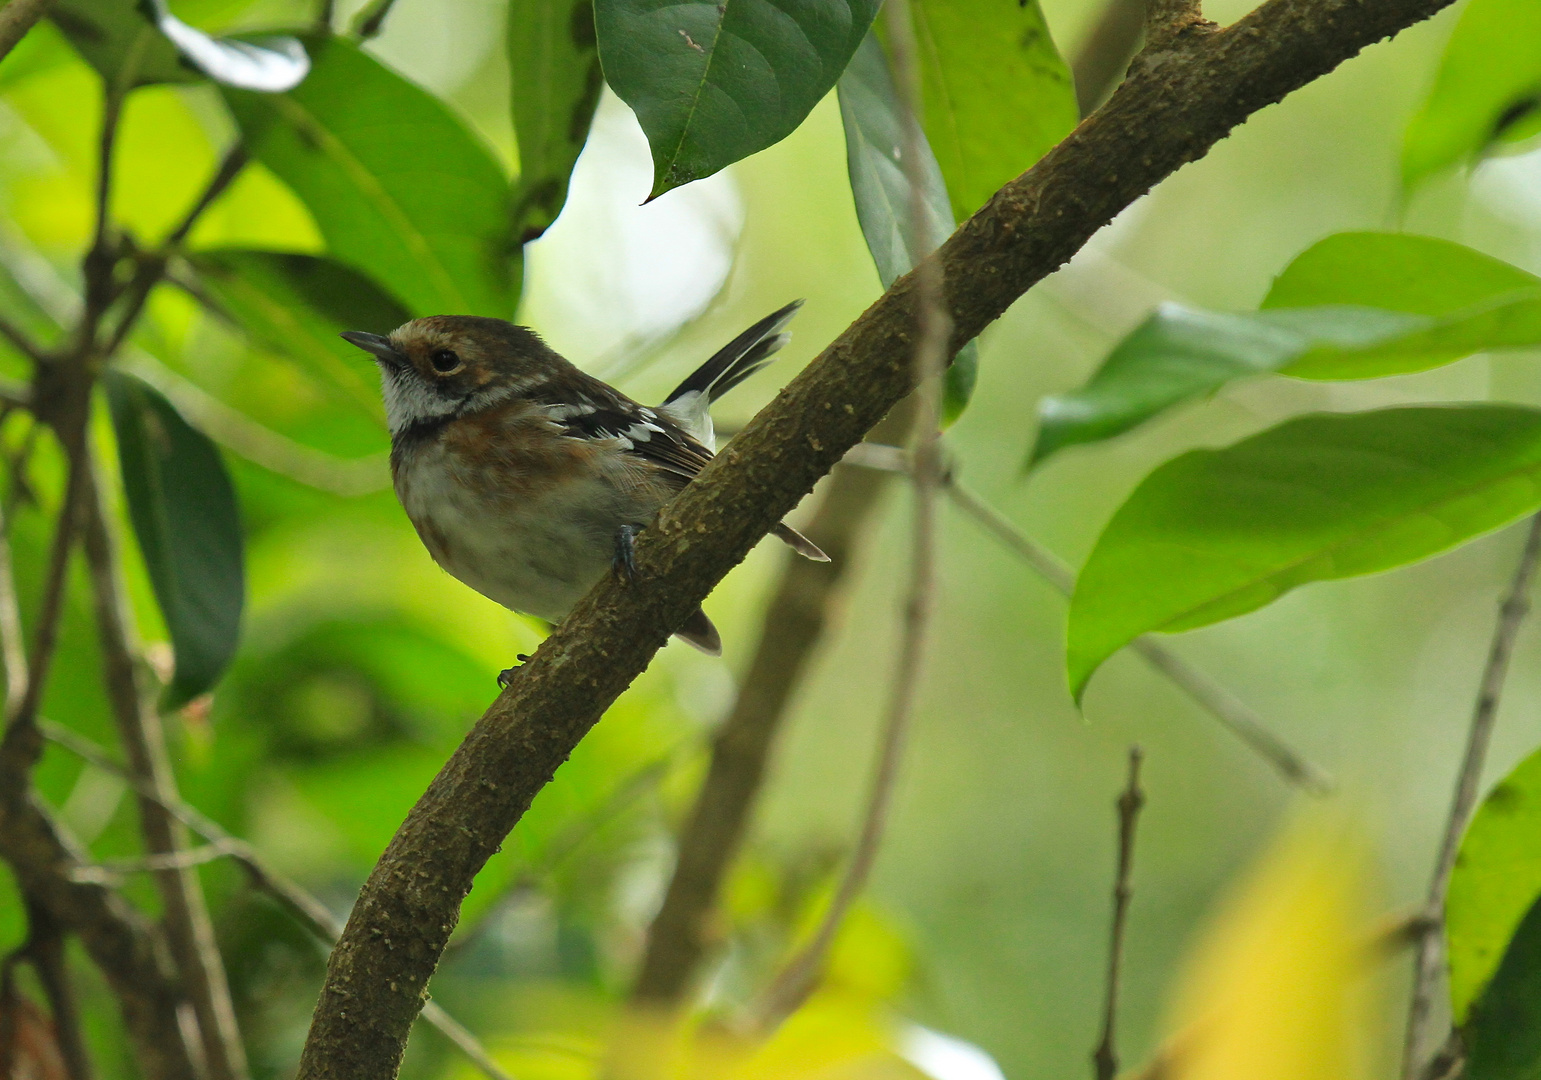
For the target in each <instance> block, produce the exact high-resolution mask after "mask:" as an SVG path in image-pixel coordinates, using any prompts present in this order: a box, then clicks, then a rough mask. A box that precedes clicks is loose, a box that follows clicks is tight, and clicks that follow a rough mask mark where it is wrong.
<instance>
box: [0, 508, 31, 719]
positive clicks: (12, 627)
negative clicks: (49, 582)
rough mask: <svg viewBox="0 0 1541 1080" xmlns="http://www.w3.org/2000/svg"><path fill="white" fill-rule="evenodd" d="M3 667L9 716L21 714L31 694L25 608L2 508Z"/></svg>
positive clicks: (0, 624)
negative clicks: (24, 636) (23, 622)
mask: <svg viewBox="0 0 1541 1080" xmlns="http://www.w3.org/2000/svg"><path fill="white" fill-rule="evenodd" d="M0 664H3V666H4V671H5V715H6V716H7V717H10V716H13V715H17V714H19V713H20V711H21V701H22V698H24V697H25V696H26V693H27V648H26V644H25V643H24V642H23V640H22V629H21V607H20V605H19V604H18V603H17V600H16V564H15V561H14V560H13V559H12V557H11V521H10V516H9V515H8V514H6V513H5V511H4V510H3V509H0Z"/></svg>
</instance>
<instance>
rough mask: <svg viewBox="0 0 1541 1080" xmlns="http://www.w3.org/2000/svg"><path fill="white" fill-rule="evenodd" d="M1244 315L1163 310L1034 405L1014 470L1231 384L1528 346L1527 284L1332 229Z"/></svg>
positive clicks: (1535, 314)
mask: <svg viewBox="0 0 1541 1080" xmlns="http://www.w3.org/2000/svg"><path fill="white" fill-rule="evenodd" d="M1263 306H1264V310H1263V311H1260V312H1257V313H1256V314H1239V313H1227V312H1212V311H1202V310H1198V309H1194V308H1188V307H1183V306H1182V305H1179V304H1163V305H1162V306H1161V307H1160V308H1158V309H1157V310H1156V311H1155V313H1154V314H1152V315H1151V316H1150V318H1149V319H1147V320H1146V321H1145V322H1144V323H1143V324H1141V325H1140V327H1139V328H1138V329H1136V330H1135V331H1134V332H1133V333H1131V334H1130V335H1129V336H1128V337H1126V338H1125V339H1124V340H1123V341H1121V342H1120V343H1119V344H1118V346H1117V347H1116V348H1114V350H1113V351H1112V353H1110V354H1109V355H1108V358H1107V360H1105V361H1104V362H1103V365H1102V367H1100V368H1099V369H1098V370H1097V373H1096V374H1095V375H1093V376H1092V378H1091V380H1090V381H1089V382H1088V383H1087V384H1086V385H1085V386H1083V387H1082V388H1081V389H1079V390H1076V391H1074V392H1072V393H1069V394H1061V395H1056V396H1054V397H1049V398H1045V399H1044V400H1043V401H1042V402H1041V403H1040V405H1039V417H1040V424H1039V430H1038V438H1037V441H1036V443H1035V444H1034V446H1033V451H1032V455H1031V457H1030V458H1029V460H1028V465H1029V466H1030V467H1031V466H1032V465H1036V464H1037V463H1039V462H1040V461H1043V460H1044V459H1045V458H1047V457H1049V456H1050V455H1051V454H1053V453H1055V452H1056V451H1058V450H1061V449H1063V448H1064V447H1066V446H1072V445H1075V444H1078V443H1090V442H1098V441H1100V440H1103V439H1107V438H1111V437H1113V436H1115V435H1119V434H1122V433H1123V432H1125V431H1128V430H1130V429H1131V428H1134V427H1137V426H1138V425H1140V424H1142V423H1144V422H1145V421H1147V420H1149V419H1151V418H1152V417H1154V416H1157V415H1159V414H1160V413H1162V412H1165V411H1166V410H1168V409H1170V408H1172V407H1173V406H1176V405H1180V404H1182V403H1183V402H1186V401H1191V400H1193V399H1195V398H1198V397H1202V396H1203V395H1205V394H1209V393H1213V392H1214V391H1215V390H1218V389H1219V388H1220V387H1221V386H1224V385H1225V384H1226V383H1228V382H1230V381H1231V380H1233V379H1237V378H1241V377H1244V376H1248V375H1256V374H1261V373H1266V372H1274V371H1278V372H1282V373H1283V374H1286V375H1290V376H1293V377H1295V378H1301V379H1370V378H1379V377H1382V376H1387V375H1401V374H1406V373H1408V372H1413V371H1424V370H1427V369H1429V368H1432V367H1438V366H1439V365H1441V364H1446V363H1449V362H1451V361H1453V360H1459V359H1461V358H1462V357H1464V356H1470V355H1471V354H1472V353H1474V352H1480V351H1483V350H1486V349H1502V348H1519V347H1525V346H1532V345H1537V344H1541V278H1537V277H1534V276H1533V275H1531V274H1527V273H1526V272H1525V271H1523V270H1521V269H1519V268H1518V267H1515V266H1511V265H1509V264H1508V263H1505V262H1502V261H1500V260H1498V259H1494V258H1491V257H1489V256H1487V255H1483V254H1481V253H1480V252H1476V251H1473V250H1471V249H1470V248H1466V247H1462V246H1461V245H1460V244H1453V243H1450V242H1449V241H1446V240H1436V239H1433V238H1431V237H1425V236H1408V235H1403V234H1392V233H1341V234H1338V235H1336V236H1330V237H1328V238H1327V239H1325V240H1323V241H1321V242H1320V243H1318V244H1316V245H1314V246H1313V247H1311V248H1310V249H1309V250H1307V251H1306V252H1304V253H1303V254H1301V255H1300V256H1299V257H1297V258H1296V259H1295V260H1294V262H1292V263H1291V264H1290V265H1289V266H1288V267H1287V268H1286V269H1285V271H1284V272H1283V273H1282V274H1280V275H1279V277H1278V279H1277V280H1276V281H1275V282H1274V285H1273V288H1272V290H1271V291H1270V292H1269V294H1268V296H1267V298H1266V299H1265V300H1264V302H1263Z"/></svg>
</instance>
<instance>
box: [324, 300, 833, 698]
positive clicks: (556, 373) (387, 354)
mask: <svg viewBox="0 0 1541 1080" xmlns="http://www.w3.org/2000/svg"><path fill="white" fill-rule="evenodd" d="M801 306H802V301H801V300H799V301H797V302H795V303H792V304H788V305H787V306H786V307H784V308H782V309H781V310H780V311H777V312H776V313H774V314H772V315H769V316H767V317H766V318H764V319H761V320H760V321H759V322H757V323H755V324H754V325H753V326H751V327H750V328H749V329H748V330H745V331H744V332H743V333H742V334H740V335H739V336H738V337H736V338H734V339H733V340H732V341H731V342H729V343H728V344H727V345H726V346H724V347H723V348H722V349H720V350H719V351H718V352H717V354H716V355H715V356H713V357H712V358H711V359H710V360H708V361H707V362H706V363H704V364H702V365H701V366H700V367H699V368H698V369H696V371H695V372H694V373H692V374H691V376H690V377H689V378H687V379H686V380H685V381H684V382H682V383H680V385H679V386H678V387H676V388H675V390H674V392H673V393H672V394H670V395H669V396H668V397H667V398H666V399H664V402H663V404H662V405H659V406H657V407H656V408H648V407H647V406H645V405H639V404H638V403H637V402H635V401H633V400H632V399H631V398H629V397H627V396H626V395H625V394H623V393H621V392H620V391H619V390H616V389H615V388H614V387H612V386H609V385H607V384H606V383H603V382H601V381H600V380H599V379H596V378H594V377H593V376H591V375H586V374H584V373H583V372H582V371H579V370H578V369H577V368H576V367H574V366H573V365H572V364H570V363H568V362H567V361H566V360H565V359H563V358H562V357H561V356H560V355H558V354H557V353H556V351H555V350H553V349H552V348H550V346H548V345H547V344H546V343H545V342H544V341H542V340H541V339H540V337H539V336H538V335H536V334H535V332H534V331H532V330H529V329H527V328H526V327H523V326H515V325H513V324H512V323H507V322H504V321H503V320H502V319H486V318H479V317H474V316H469V315H437V316H433V317H431V318H426V319H414V320H413V321H411V322H409V323H406V324H405V325H403V326H400V327H397V328H396V329H395V330H393V331H392V332H391V333H390V334H389V335H388V336H381V335H379V334H368V333H363V332H359V331H349V332H347V333H345V334H343V335H342V336H343V337H344V338H345V339H346V340H348V341H349V342H352V343H353V344H354V345H357V346H358V347H359V348H361V349H363V350H364V351H366V352H368V353H371V354H372V355H373V356H374V358H375V361H376V363H377V364H378V365H379V368H380V376H381V387H382V390H383V392H384V395H385V414H386V419H387V421H388V423H389V425H390V430H391V476H392V478H393V480H394V481H395V486H396V495H397V497H398V498H399V499H400V500H401V505H402V507H403V508H405V510H406V512H407V517H408V518H410V519H411V521H412V524H413V526H414V527H415V528H416V529H417V534H418V536H419V537H421V538H422V541H423V544H424V545H425V546H426V547H427V548H428V552H429V554H431V555H432V556H433V558H434V561H435V562H437V563H438V564H439V565H440V566H442V567H443V568H444V569H445V570H447V571H449V572H450V573H451V574H453V575H454V576H455V577H456V578H458V579H460V580H461V581H462V582H464V583H465V584H467V585H469V586H470V587H471V588H473V589H475V590H476V591H477V592H479V593H481V594H482V595H483V596H485V597H487V598H488V599H491V600H495V601H496V602H498V603H499V604H502V605H503V606H504V607H506V608H510V609H512V610H514V611H521V612H524V613H525V614H528V615H534V616H537V617H539V618H541V619H545V620H547V621H548V622H552V623H555V622H558V621H559V620H561V618H562V617H563V616H565V615H566V614H567V613H568V611H570V610H571V609H572V606H573V605H574V604H576V603H577V602H578V599H579V597H581V596H582V595H583V594H584V593H585V592H587V591H588V590H589V588H590V587H591V586H592V585H593V584H594V583H595V582H596V581H598V580H599V579H600V577H602V576H603V575H604V573H605V572H606V571H607V570H608V569H609V568H610V567H611V566H616V567H617V568H618V569H619V570H620V571H621V572H622V573H625V574H627V575H630V574H631V573H632V572H633V564H632V540H633V538H634V537H635V536H636V534H637V531H638V530H639V529H641V528H642V527H643V526H645V525H646V524H647V523H648V521H650V520H651V519H652V517H653V514H654V513H655V512H656V511H657V510H658V508H659V507H661V506H662V505H663V504H664V503H666V502H668V501H669V500H670V499H671V498H673V497H674V495H675V494H676V493H677V492H678V491H679V490H680V489H681V488H682V487H684V486H685V484H686V483H687V482H688V481H689V480H690V478H691V477H693V476H695V475H696V473H698V472H700V471H701V469H702V467H703V466H705V465H706V463H707V462H708V461H709V460H711V457H712V453H713V452H714V450H715V449H716V438H715V435H714V433H713V430H712V418H711V413H710V411H709V408H710V406H711V403H712V402H713V401H715V400H717V399H718V398H719V397H721V396H722V395H723V394H724V393H726V392H727V391H729V390H731V389H733V387H735V386H737V385H738V384H739V383H741V382H743V381H744V380H745V379H747V378H748V377H749V376H750V375H753V374H754V373H755V372H757V371H759V370H760V369H761V368H762V367H764V366H765V365H766V364H768V363H769V362H770V359H771V356H772V354H773V353H775V352H776V350H778V349H780V348H781V346H782V345H784V344H786V342H787V339H788V337H789V336H790V335H788V334H787V333H785V332H784V327H785V326H786V324H787V323H788V322H789V321H790V320H791V318H792V316H793V315H795V314H796V313H797V309H798V308H799V307H801ZM772 531H773V532H774V533H775V535H776V536H777V537H779V538H780V539H782V540H784V541H785V542H786V543H788V544H790V545H791V546H792V548H793V549H795V550H796V551H797V552H798V553H799V554H801V555H803V556H805V557H807V558H809V559H814V560H817V561H820V562H826V561H828V557H827V556H826V555H825V554H824V553H823V552H822V551H820V550H819V549H818V548H817V547H815V546H814V545H813V544H812V543H811V542H810V541H809V540H808V539H807V538H806V537H804V536H802V535H801V534H800V533H798V532H797V531H796V530H794V529H793V528H791V526H789V525H786V524H784V523H783V524H779V525H777V526H776V528H775V529H774V530H772ZM674 634H675V636H676V637H680V638H683V639H684V640H685V641H688V642H689V643H690V644H692V645H694V646H696V647H697V648H698V649H701V650H702V651H703V652H707V653H710V654H712V655H714V656H715V655H719V654H720V653H721V652H722V640H721V638H720V637H719V636H718V634H717V628H716V627H715V626H713V625H712V622H711V620H710V619H708V618H707V617H706V613H705V612H704V611H702V610H701V609H700V608H697V609H696V611H695V613H694V614H693V615H691V616H690V618H689V619H687V620H686V621H685V624H684V625H683V626H679V627H675V628H674ZM511 670H512V669H510V671H511ZM508 674H509V672H504V673H503V675H502V676H500V679H502V680H503V681H505V682H506V680H507V676H508Z"/></svg>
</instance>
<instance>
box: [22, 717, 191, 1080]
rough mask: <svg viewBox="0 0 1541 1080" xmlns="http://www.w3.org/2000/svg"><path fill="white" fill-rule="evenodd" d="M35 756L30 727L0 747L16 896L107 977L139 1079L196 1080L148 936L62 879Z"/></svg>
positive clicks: (70, 855)
mask: <svg viewBox="0 0 1541 1080" xmlns="http://www.w3.org/2000/svg"><path fill="white" fill-rule="evenodd" d="M40 751H41V736H40V734H39V732H38V728H37V726H35V725H18V724H12V725H11V726H10V727H9V728H8V729H7V731H6V734H5V738H4V741H3V742H0V858H4V859H5V861H6V863H7V864H9V866H10V867H11V869H12V871H13V872H14V873H15V875H16V880H17V884H18V885H19V886H20V888H21V890H22V892H23V894H24V895H26V896H27V897H29V898H31V899H32V900H33V901H34V902H36V903H37V904H39V905H41V906H42V907H44V908H45V909H46V910H47V911H48V913H49V915H50V917H51V918H53V919H55V920H57V921H58V923H59V924H61V925H62V926H64V927H66V928H68V929H69V930H70V931H71V932H72V933H74V934H76V935H77V936H78V937H79V938H80V940H81V942H82V944H84V945H85V947H86V951H87V952H88V953H89V954H90V956H91V959H92V960H93V961H95V962H96V965H97V966H98V967H99V968H101V970H102V973H103V974H104V975H105V976H106V977H107V981H108V984H109V985H110V986H111V987H112V989H113V992H114V994H115V996H116V998H117V1001H118V1007H119V1008H120V1009H121V1010H122V1014H123V1020H124V1025H125V1027H126V1028H127V1030H128V1035H129V1039H130V1041H131V1042H132V1044H133V1046H134V1050H135V1060H136V1061H137V1063H138V1065H139V1067H140V1069H141V1070H142V1071H143V1072H144V1074H145V1076H146V1077H147V1078H149V1080H198V1078H197V1073H196V1070H195V1069H194V1068H193V1064H192V1061H191V1059H190V1058H189V1057H188V1054H187V1047H186V1045H185V1044H184V1043H183V1041H182V1031H181V1027H180V1024H179V1021H178V1005H179V1003H180V1002H181V1000H182V995H181V991H180V989H179V988H178V986H177V983H176V979H175V978H174V976H172V975H171V974H170V973H169V972H168V971H167V970H166V968H165V966H164V965H163V963H162V960H161V957H160V955H159V951H158V949H157V944H156V937H155V934H154V931H153V929H152V928H151V926H150V925H149V923H147V922H146V921H145V920H144V918H143V917H142V916H141V915H140V914H139V913H138V912H137V911H135V910H134V909H133V908H132V907H130V906H129V905H128V904H127V903H125V902H124V901H123V900H122V899H120V898H119V897H118V896H116V895H114V894H113V893H112V892H110V891H108V890H107V889H104V888H102V887H101V886H100V885H91V884H80V883H77V882H75V881H72V880H71V879H70V874H71V872H72V871H73V870H75V869H78V868H79V867H80V866H81V865H82V859H81V856H80V853H79V852H78V851H77V850H76V848H75V845H74V844H73V842H72V841H71V840H70V839H69V838H68V836H67V835H66V834H65V832H64V830H63V829H62V827H60V826H59V824H58V823H57V822H55V821H54V820H53V818H52V816H51V815H50V814H49V813H48V811H47V809H46V808H45V807H44V806H43V805H42V803H41V802H39V801H38V800H37V799H36V798H35V796H33V794H32V792H31V790H30V785H29V783H28V772H29V770H30V769H31V768H32V765H33V763H34V762H35V761H36V760H37V756H38V754H39V752H40Z"/></svg>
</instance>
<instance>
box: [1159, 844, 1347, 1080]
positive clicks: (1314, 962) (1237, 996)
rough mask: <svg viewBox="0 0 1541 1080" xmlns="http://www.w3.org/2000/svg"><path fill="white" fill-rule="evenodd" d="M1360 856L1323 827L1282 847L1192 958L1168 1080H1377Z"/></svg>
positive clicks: (1166, 1055)
mask: <svg viewBox="0 0 1541 1080" xmlns="http://www.w3.org/2000/svg"><path fill="white" fill-rule="evenodd" d="M1364 864H1365V856H1364V852H1363V850H1362V848H1361V847H1360V846H1359V845H1357V844H1355V843H1354V842H1353V841H1352V840H1351V839H1349V838H1348V837H1347V836H1346V835H1345V830H1344V829H1342V828H1341V827H1335V826H1333V825H1330V824H1328V823H1326V822H1322V821H1316V822H1314V823H1312V824H1309V825H1307V826H1303V827H1296V828H1294V829H1292V830H1289V831H1287V832H1286V834H1285V835H1284V836H1283V837H1282V838H1281V839H1280V840H1278V841H1276V842H1275V844H1274V846H1273V848H1272V850H1271V851H1269V852H1268V853H1267V854H1266V855H1265V856H1264V858H1263V859H1262V860H1261V862H1260V863H1259V865H1258V866H1257V867H1256V868H1255V869H1254V870H1253V872H1252V873H1251V874H1250V875H1249V876H1248V878H1247V879H1246V880H1245V881H1244V882H1243V884H1242V885H1241V887H1240V888H1239V889H1238V890H1237V892H1236V893H1235V895H1233V896H1232V898H1231V899H1230V901H1229V902H1228V903H1227V904H1226V906H1225V908H1224V909H1223V910H1222V911H1221V913H1220V914H1219V916H1218V917H1217V918H1216V919H1215V921H1214V923H1213V924H1212V925H1211V926H1210V928H1209V930H1208V932H1207V934H1206V935H1205V937H1204V940H1203V941H1202V942H1201V944H1200V945H1199V947H1198V949H1197V950H1196V951H1195V953H1194V955H1193V956H1192V958H1191V959H1190V962H1189V965H1188V970H1187V972H1186V974H1185V976H1184V978H1183V980H1182V982H1181V984H1180V990H1179V994H1178V997H1177V1006H1176V1008H1175V1011H1174V1012H1175V1019H1176V1021H1177V1024H1176V1030H1177V1031H1178V1034H1177V1035H1176V1036H1174V1037H1173V1038H1172V1039H1171V1040H1170V1041H1169V1042H1168V1044H1167V1046H1166V1048H1165V1049H1164V1050H1163V1051H1162V1052H1161V1057H1162V1059H1163V1060H1162V1061H1161V1063H1160V1065H1159V1066H1158V1067H1157V1068H1155V1069H1152V1070H1149V1071H1150V1072H1152V1073H1154V1074H1159V1075H1160V1076H1162V1077H1163V1080H1240V1078H1243V1077H1245V1078H1246V1080H1325V1078H1331V1080H1358V1078H1360V1077H1365V1076H1368V1075H1369V1071H1370V1070H1369V1061H1370V1053H1369V1042H1370V1040H1369V1033H1370V1032H1371V1031H1372V1030H1373V1025H1372V1024H1370V1023H1369V1019H1370V1002H1369V1000H1368V998H1369V991H1368V988H1367V987H1366V985H1365V981H1366V980H1365V975H1366V964H1367V963H1368V959H1369V953H1368V951H1367V950H1366V949H1365V945H1364V943H1365V937H1366V933H1367V929H1366V927H1367V920H1366V918H1365V911H1366V910H1367V906H1366V902H1365V901H1366V895H1365V894H1366V892H1367V889H1366V884H1365V872H1364Z"/></svg>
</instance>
